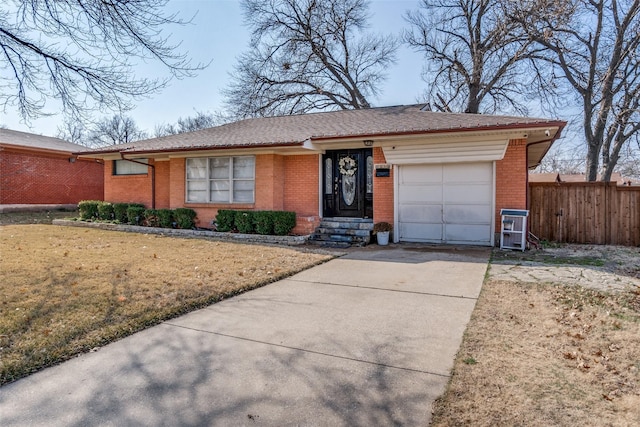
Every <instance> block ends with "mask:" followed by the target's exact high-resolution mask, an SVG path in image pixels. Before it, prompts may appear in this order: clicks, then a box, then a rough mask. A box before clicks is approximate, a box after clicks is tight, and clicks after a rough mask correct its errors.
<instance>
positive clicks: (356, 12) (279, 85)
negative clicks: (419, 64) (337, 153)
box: [225, 0, 397, 118]
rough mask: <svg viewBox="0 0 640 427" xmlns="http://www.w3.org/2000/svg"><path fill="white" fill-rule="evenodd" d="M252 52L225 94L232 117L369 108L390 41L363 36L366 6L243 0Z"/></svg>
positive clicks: (391, 54)
mask: <svg viewBox="0 0 640 427" xmlns="http://www.w3.org/2000/svg"><path fill="white" fill-rule="evenodd" d="M243 8H244V13H245V22H246V24H247V26H248V27H249V28H250V29H251V35H252V38H251V45H250V47H251V49H250V50H249V51H247V52H246V53H244V54H243V55H241V56H240V58H239V60H238V64H237V65H236V67H235V70H234V73H233V75H232V78H233V82H232V83H231V84H230V86H229V87H228V88H227V89H226V90H225V95H226V98H227V99H226V104H227V106H228V108H229V110H230V111H231V112H232V114H233V115H234V116H235V117H239V118H242V117H250V116H270V115H276V114H298V113H304V112H308V111H312V110H323V109H327V108H334V109H335V108H338V109H352V108H368V107H370V106H371V103H370V100H369V98H370V97H372V96H375V95H377V94H378V92H379V88H380V85H381V83H382V82H383V81H384V79H385V72H384V70H385V68H386V67H388V66H389V65H390V64H392V63H394V62H395V52H396V50H397V42H396V41H395V39H394V38H393V37H391V36H386V37H383V36H377V35H371V34H365V33H363V30H364V28H365V26H366V22H367V19H368V15H367V9H368V3H367V2H366V0H303V1H299V0H268V1H263V0H244V1H243Z"/></svg>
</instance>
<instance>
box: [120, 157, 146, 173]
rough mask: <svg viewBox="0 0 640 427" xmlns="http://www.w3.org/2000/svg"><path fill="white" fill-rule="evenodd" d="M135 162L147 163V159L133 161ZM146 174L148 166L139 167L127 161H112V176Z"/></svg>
mask: <svg viewBox="0 0 640 427" xmlns="http://www.w3.org/2000/svg"><path fill="white" fill-rule="evenodd" d="M133 160H135V161H136V162H142V163H149V159H133ZM147 173H148V166H147V165H141V164H140V163H135V162H131V161H129V160H114V161H113V174H114V175H146V174H147Z"/></svg>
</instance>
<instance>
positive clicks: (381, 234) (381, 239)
mask: <svg viewBox="0 0 640 427" xmlns="http://www.w3.org/2000/svg"><path fill="white" fill-rule="evenodd" d="M376 238H377V239H378V244H379V245H380V246H387V245H388V244H389V232H388V231H378V232H377V233H376Z"/></svg>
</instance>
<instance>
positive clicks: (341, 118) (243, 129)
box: [87, 105, 558, 153]
mask: <svg viewBox="0 0 640 427" xmlns="http://www.w3.org/2000/svg"><path fill="white" fill-rule="evenodd" d="M421 107H422V105H401V106H394V107H380V108H371V109H365V110H341V111H331V112H322V113H309V114H302V115H292V116H279V117H265V118H255V119H246V120H240V121H238V122H234V123H229V124H226V125H222V126H217V127H213V128H209V129H203V130H199V131H195V132H189V133H183V134H178V135H170V136H165V137H160V138H154V139H148V140H144V141H137V142H132V143H128V144H120V145H112V146H109V147H103V148H98V149H95V150H92V151H91V152H94V153H95V152H100V153H108V152H118V151H130V152H133V151H142V152H144V151H155V150H157V151H173V150H180V149H199V148H203V149H206V148H224V147H230V148H231V147H251V146H274V145H275V146H277V145H298V144H301V143H303V142H304V141H306V140H318V139H327V138H340V137H350V136H363V137H365V136H382V135H394V134H408V133H428V132H447V131H458V130H481V129H494V128H501V127H504V128H510V127H526V126H527V125H536V124H539V125H544V124H548V123H558V122H557V121H549V120H547V119H536V118H526V117H510V116H490V115H480V114H473V115H472V114H457V113H437V112H430V111H423V110H421ZM87 153H89V152H87Z"/></svg>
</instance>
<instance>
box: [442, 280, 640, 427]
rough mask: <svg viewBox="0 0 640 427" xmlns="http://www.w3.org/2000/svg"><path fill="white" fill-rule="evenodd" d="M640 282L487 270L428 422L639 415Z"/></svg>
mask: <svg viewBox="0 0 640 427" xmlns="http://www.w3.org/2000/svg"><path fill="white" fill-rule="evenodd" d="M639 371H640V291H639V290H638V289H635V290H630V291H627V292H623V293H615V294H612V293H604V292H600V291H596V290H591V289H584V288H581V287H568V286H563V285H548V284H525V283H518V282H512V281H510V282H506V281H498V280H488V281H487V282H486V283H485V285H484V287H483V290H482V293H481V295H480V298H479V300H478V302H477V305H476V308H475V311H474V313H473V316H472V319H471V322H470V324H469V326H468V328H467V331H466V333H465V337H464V340H463V344H462V346H461V348H460V351H459V353H458V356H457V359H456V362H455V368H454V372H453V376H452V379H451V381H450V384H449V387H448V390H447V392H446V393H445V395H444V396H443V397H441V398H440V399H439V400H438V401H437V402H436V404H435V405H434V406H435V407H434V417H433V423H432V424H433V425H436V426H452V425H473V426H496V425H508V426H513V425H532V426H533V425H537V426H553V425H558V426H576V425H582V426H596V425H597V426H601V425H610V426H636V425H640V374H639Z"/></svg>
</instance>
